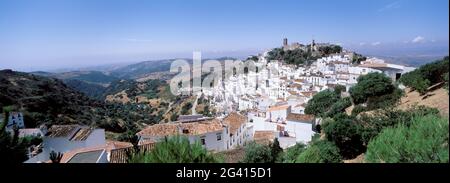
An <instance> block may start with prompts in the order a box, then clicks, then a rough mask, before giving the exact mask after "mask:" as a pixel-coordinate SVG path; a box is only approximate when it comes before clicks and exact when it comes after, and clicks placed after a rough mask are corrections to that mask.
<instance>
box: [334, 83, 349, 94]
mask: <svg viewBox="0 0 450 183" xmlns="http://www.w3.org/2000/svg"><path fill="white" fill-rule="evenodd" d="M346 90H347V88H345V86H342V85H336V87H334V92H335V93H336V94H337V95H341V93H342V92H345V91H346Z"/></svg>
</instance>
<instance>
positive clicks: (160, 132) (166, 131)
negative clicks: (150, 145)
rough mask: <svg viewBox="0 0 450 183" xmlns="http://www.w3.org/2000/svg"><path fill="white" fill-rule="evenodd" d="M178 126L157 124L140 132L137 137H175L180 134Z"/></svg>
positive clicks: (174, 124)
mask: <svg viewBox="0 0 450 183" xmlns="http://www.w3.org/2000/svg"><path fill="white" fill-rule="evenodd" d="M178 133H179V130H178V124H176V123H164V124H155V125H152V126H149V127H147V128H145V129H143V130H141V131H140V132H138V133H137V135H145V136H167V135H175V134H178Z"/></svg>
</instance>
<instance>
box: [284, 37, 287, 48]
mask: <svg viewBox="0 0 450 183" xmlns="http://www.w3.org/2000/svg"><path fill="white" fill-rule="evenodd" d="M287 46H288V39H287V38H284V39H283V47H287Z"/></svg>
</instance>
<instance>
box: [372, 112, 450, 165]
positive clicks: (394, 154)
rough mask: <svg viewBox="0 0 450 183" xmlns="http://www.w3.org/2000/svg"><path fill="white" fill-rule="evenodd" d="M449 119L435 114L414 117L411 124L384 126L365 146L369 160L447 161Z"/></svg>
mask: <svg viewBox="0 0 450 183" xmlns="http://www.w3.org/2000/svg"><path fill="white" fill-rule="evenodd" d="M448 127H449V126H448V120H447V119H443V118H440V117H438V116H437V115H427V116H422V117H416V118H414V119H413V122H412V124H411V126H409V127H408V126H406V125H404V124H399V125H398V126H396V127H395V128H387V129H384V130H383V132H382V133H380V134H379V135H378V136H377V137H376V138H375V139H373V140H372V141H371V142H370V143H369V145H368V148H367V154H366V156H365V158H366V161H368V162H376V163H379V162H386V163H406V162H408V163H448V162H449V159H448V158H449V157H448V156H449V147H448V140H449V132H448Z"/></svg>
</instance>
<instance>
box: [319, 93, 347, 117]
mask: <svg viewBox="0 0 450 183" xmlns="http://www.w3.org/2000/svg"><path fill="white" fill-rule="evenodd" d="M351 105H352V101H351V99H350V97H345V98H341V99H339V100H338V101H336V103H334V104H333V105H332V106H331V108H330V110H329V111H328V112H327V113H326V114H325V116H327V117H333V116H334V115H337V114H339V113H342V112H345V109H346V108H347V107H350V106H351Z"/></svg>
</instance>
